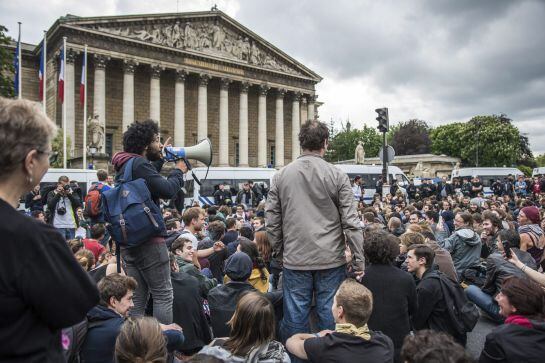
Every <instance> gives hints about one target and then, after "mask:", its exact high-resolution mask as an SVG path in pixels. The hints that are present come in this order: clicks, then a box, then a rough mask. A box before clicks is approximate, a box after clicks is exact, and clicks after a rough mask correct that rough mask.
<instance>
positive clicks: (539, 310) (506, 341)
mask: <svg viewBox="0 0 545 363" xmlns="http://www.w3.org/2000/svg"><path fill="white" fill-rule="evenodd" d="M496 301H497V302H498V305H499V307H500V314H501V315H502V316H503V317H505V324H503V325H500V326H498V327H496V328H494V329H493V330H492V332H490V333H489V334H488V335H487V336H486V341H485V344H484V348H483V351H482V353H481V357H480V359H479V362H480V363H491V362H525V363H538V362H543V357H545V320H544V318H545V291H544V290H543V289H542V288H541V287H540V286H539V285H537V284H536V283H534V282H532V281H530V280H528V279H526V278H519V277H510V278H508V279H506V280H505V281H504V282H503V285H502V288H501V291H500V293H499V294H498V295H497V296H496Z"/></svg>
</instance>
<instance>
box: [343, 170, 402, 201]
mask: <svg viewBox="0 0 545 363" xmlns="http://www.w3.org/2000/svg"><path fill="white" fill-rule="evenodd" d="M335 166H336V167H337V168H339V169H341V170H342V171H344V172H345V173H346V174H347V175H348V177H349V178H350V180H353V179H354V178H355V177H356V176H357V175H359V176H361V178H362V180H363V182H364V185H365V195H364V196H363V199H364V201H365V202H366V203H369V202H371V201H372V200H373V196H374V195H375V191H376V184H377V181H378V180H379V178H380V177H381V176H382V165H356V164H337V165H335ZM388 173H389V180H397V184H398V185H399V186H403V187H404V188H407V186H408V185H409V179H407V176H406V175H405V173H403V171H402V170H401V169H400V168H398V167H397V166H388Z"/></svg>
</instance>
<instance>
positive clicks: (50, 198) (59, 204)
mask: <svg viewBox="0 0 545 363" xmlns="http://www.w3.org/2000/svg"><path fill="white" fill-rule="evenodd" d="M79 207H81V199H80V198H79V196H78V194H77V193H74V192H73V190H72V188H71V187H70V184H69V179H68V177H67V176H64V175H63V176H61V177H60V178H59V181H58V183H57V188H55V189H54V190H52V191H50V192H49V194H48V195H47V208H48V210H49V216H50V223H51V224H53V226H54V227H55V228H57V229H58V230H59V231H60V232H61V234H62V235H63V236H64V238H66V240H67V241H68V240H70V239H73V238H74V236H75V235H76V228H77V227H78V219H77V218H78V217H77V213H76V210H77V209H78V208H79Z"/></svg>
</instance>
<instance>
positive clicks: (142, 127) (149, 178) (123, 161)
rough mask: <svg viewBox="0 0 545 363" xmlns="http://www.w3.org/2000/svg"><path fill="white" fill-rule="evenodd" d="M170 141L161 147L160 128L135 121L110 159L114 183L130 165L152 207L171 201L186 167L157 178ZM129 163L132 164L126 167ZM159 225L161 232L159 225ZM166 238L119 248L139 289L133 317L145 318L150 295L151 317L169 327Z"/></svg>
mask: <svg viewBox="0 0 545 363" xmlns="http://www.w3.org/2000/svg"><path fill="white" fill-rule="evenodd" d="M169 140H170V138H169V139H167V141H166V142H165V145H163V144H161V141H160V139H159V127H158V125H157V123H156V122H154V121H152V120H147V121H143V122H138V121H137V122H134V123H133V124H131V125H130V126H129V127H128V129H127V131H125V133H124V134H123V151H122V152H119V153H117V154H115V155H114V157H113V158H112V164H113V165H114V168H115V170H116V182H119V181H120V180H122V179H123V178H124V175H126V174H125V169H126V167H127V165H130V166H131V167H132V168H131V171H132V180H136V179H144V180H145V182H146V186H147V188H148V189H149V192H150V194H151V198H152V199H153V202H154V203H155V204H157V205H159V199H161V198H162V199H170V198H172V197H174V195H176V193H177V192H178V191H179V190H180V189H181V188H183V186H184V174H185V173H186V172H187V169H188V167H187V165H186V162H185V161H184V159H178V160H177V161H176V163H175V168H174V169H173V170H172V171H171V172H170V174H169V176H168V177H167V178H164V177H163V176H161V175H160V174H159V172H160V171H161V168H162V166H163V164H164V159H163V158H162V153H163V149H164V148H165V147H166V146H170V145H169ZM131 160H132V161H131ZM129 161H131V162H130V163H129ZM148 212H149V209H148ZM150 218H151V217H150ZM158 222H159V224H160V225H161V226H162V229H164V224H162V221H158ZM127 223H130V221H127ZM165 236H166V229H164V231H161V232H159V233H158V234H157V236H154V237H152V238H151V239H150V240H149V241H147V242H144V243H142V244H139V245H137V246H133V247H130V248H126V247H123V246H121V248H120V249H121V257H122V258H123V260H124V262H125V265H126V270H125V271H126V272H127V274H128V275H129V276H131V277H133V278H135V279H136V281H137V283H138V287H137V288H136V290H135V291H134V297H133V300H134V309H133V310H132V315H135V316H138V315H144V310H145V308H146V304H147V300H148V297H149V294H150V293H151V295H153V315H154V316H155V317H156V318H157V320H159V322H161V323H163V324H171V323H172V301H173V294H172V284H171V281H170V265H169V255H168V249H167V247H166V245H165V239H164V237H165Z"/></svg>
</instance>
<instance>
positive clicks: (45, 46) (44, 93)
mask: <svg viewBox="0 0 545 363" xmlns="http://www.w3.org/2000/svg"><path fill="white" fill-rule="evenodd" d="M42 57H43V59H44V61H43V62H44V74H42V77H43V81H42V82H43V86H42V87H43V91H42V96H43V99H42V106H43V109H44V114H46V115H47V107H46V100H47V97H46V92H47V91H46V90H47V87H46V86H47V30H44V47H43V54H42Z"/></svg>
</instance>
